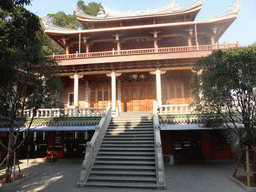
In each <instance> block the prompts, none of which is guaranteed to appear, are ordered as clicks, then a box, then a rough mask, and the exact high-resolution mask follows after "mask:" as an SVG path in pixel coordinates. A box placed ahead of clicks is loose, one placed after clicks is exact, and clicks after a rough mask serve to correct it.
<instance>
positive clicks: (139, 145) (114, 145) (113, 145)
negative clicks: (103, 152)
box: [101, 143, 154, 148]
mask: <svg viewBox="0 0 256 192" xmlns="http://www.w3.org/2000/svg"><path fill="white" fill-rule="evenodd" d="M101 147H104V148H105V147H120V148H122V147H125V148H126V147H131V148H136V147H143V148H151V147H152V148H154V144H120V143H109V144H104V143H103V144H102V145H101Z"/></svg>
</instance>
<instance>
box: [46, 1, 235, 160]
mask: <svg viewBox="0 0 256 192" xmlns="http://www.w3.org/2000/svg"><path fill="white" fill-rule="evenodd" d="M238 7H239V1H238V0H235V1H234V3H233V4H232V6H230V8H229V11H227V12H226V13H223V14H221V15H218V16H216V17H212V18H209V19H205V20H202V21H195V18H196V16H197V14H198V12H199V11H200V9H201V8H202V1H201V0H197V1H195V2H194V3H193V4H192V5H191V6H189V7H186V8H182V9H181V8H180V7H179V6H178V5H177V3H176V1H174V2H172V3H171V4H170V5H168V6H166V7H163V8H161V9H156V10H147V11H144V12H143V11H140V10H138V11H136V12H116V11H112V10H110V9H107V8H105V7H103V8H102V9H101V10H100V12H99V14H98V16H96V17H94V16H88V15H85V14H84V13H83V12H82V11H81V10H79V9H78V8H76V13H77V19H78V20H79V21H80V22H81V23H82V24H83V25H84V27H85V28H86V29H85V30H68V29H64V28H59V27H56V26H54V25H53V24H52V23H51V21H50V19H49V18H47V17H44V18H43V22H44V27H45V33H46V34H47V35H48V36H50V37H51V38H52V39H53V40H54V41H56V42H57V43H58V44H59V45H60V46H62V47H63V49H65V51H66V54H63V55H55V54H53V55H52V56H51V57H53V58H55V59H56V60H57V62H58V64H59V66H60V73H59V75H60V76H61V78H62V80H63V83H64V91H63V94H62V97H61V101H62V103H63V104H64V108H70V109H74V108H96V107H106V106H107V105H108V103H111V104H112V111H118V112H153V103H154V101H157V105H158V106H159V107H160V113H161V111H162V109H163V108H161V106H163V105H168V106H169V107H165V108H164V110H165V111H167V112H169V113H184V114H185V113H188V111H189V110H190V109H189V104H190V102H191V100H192V98H191V95H190V90H189V87H188V84H189V82H190V79H191V78H192V76H193V70H192V69H193V66H194V64H195V63H196V61H197V60H198V59H199V58H201V57H204V56H208V55H210V54H211V53H212V52H213V51H215V50H219V49H222V50H224V49H227V48H231V47H239V43H238V42H237V43H234V44H226V43H225V42H224V43H223V44H219V43H218V41H219V39H220V37H221V36H222V35H223V33H224V32H225V31H226V30H227V29H228V28H229V26H230V25H231V24H232V23H233V22H234V21H235V20H236V18H237V14H238ZM168 122H169V121H168ZM169 123H170V122H169ZM167 124H168V123H167ZM175 126H176V125H175ZM168 127H169V128H170V127H171V128H170V129H169V128H168ZM161 129H162V131H161V135H162V143H163V152H164V154H168V155H173V154H176V157H178V155H179V153H180V149H181V151H182V152H181V153H186V154H192V156H193V155H194V156H202V157H205V158H208V159H210V158H230V157H231V151H230V144H229V143H228V142H227V139H226V137H225V134H223V133H221V131H220V130H214V131H212V132H211V131H209V130H200V128H196V130H195V128H191V129H190V128H188V129H186V130H184V129H179V128H176V127H172V126H167V128H166V126H162V127H161Z"/></svg>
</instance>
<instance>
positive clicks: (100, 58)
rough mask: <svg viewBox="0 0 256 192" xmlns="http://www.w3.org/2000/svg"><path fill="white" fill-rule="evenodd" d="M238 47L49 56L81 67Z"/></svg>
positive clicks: (199, 54) (190, 55) (182, 56)
mask: <svg viewBox="0 0 256 192" xmlns="http://www.w3.org/2000/svg"><path fill="white" fill-rule="evenodd" d="M234 47H239V42H237V43H234V44H226V43H224V44H214V45H195V46H180V47H158V48H144V49H128V50H114V49H113V50H112V51H102V52H86V53H79V51H76V53H73V54H61V55H55V54H53V55H51V56H49V57H50V58H54V59H56V60H57V62H58V63H59V65H62V66H67V65H82V64H97V63H115V62H129V61H146V60H166V59H189V58H200V57H202V56H207V55H209V54H211V53H212V52H213V51H216V50H225V49H228V48H234Z"/></svg>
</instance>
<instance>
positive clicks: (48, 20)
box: [42, 15, 74, 31]
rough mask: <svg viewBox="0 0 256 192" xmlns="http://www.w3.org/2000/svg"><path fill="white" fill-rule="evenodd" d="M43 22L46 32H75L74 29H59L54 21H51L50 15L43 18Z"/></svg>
mask: <svg viewBox="0 0 256 192" xmlns="http://www.w3.org/2000/svg"><path fill="white" fill-rule="evenodd" d="M42 21H43V26H44V30H45V31H46V30H53V31H74V29H66V28H63V27H58V26H56V25H54V24H53V21H52V19H51V17H49V16H48V15H45V16H43V17H42Z"/></svg>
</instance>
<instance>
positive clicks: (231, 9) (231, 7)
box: [203, 0, 241, 21]
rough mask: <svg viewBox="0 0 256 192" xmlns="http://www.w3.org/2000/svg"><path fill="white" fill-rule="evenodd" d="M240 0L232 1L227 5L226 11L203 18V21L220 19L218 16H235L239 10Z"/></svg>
mask: <svg viewBox="0 0 256 192" xmlns="http://www.w3.org/2000/svg"><path fill="white" fill-rule="evenodd" d="M240 3H241V0H234V2H233V3H232V4H231V5H229V6H228V11H226V12H224V13H221V14H219V15H217V16H215V17H210V18H208V19H205V20H203V21H209V20H215V19H220V18H225V17H232V16H237V14H238V12H239V7H240Z"/></svg>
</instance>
